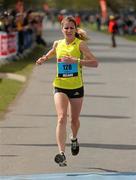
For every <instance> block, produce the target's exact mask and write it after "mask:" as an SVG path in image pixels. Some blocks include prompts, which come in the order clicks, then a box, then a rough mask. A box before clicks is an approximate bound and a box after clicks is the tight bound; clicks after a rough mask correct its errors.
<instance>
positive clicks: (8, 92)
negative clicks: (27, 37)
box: [0, 46, 45, 115]
mask: <svg viewBox="0 0 136 180" xmlns="http://www.w3.org/2000/svg"><path fill="white" fill-rule="evenodd" d="M44 51H45V48H43V47H41V46H37V47H35V48H34V50H33V51H32V52H31V53H30V54H29V55H28V56H27V57H25V58H22V59H20V60H16V61H15V60H13V61H11V62H10V63H9V64H5V65H2V66H0V72H5V73H6V72H8V73H16V74H21V75H24V76H26V78H27V79H28V78H29V75H30V74H31V72H32V70H33V67H34V65H35V60H36V59H37V58H38V57H40V56H41V54H43V53H44ZM25 84H26V83H22V82H19V81H15V80H11V79H0V115H2V114H3V113H4V112H6V110H7V108H8V106H9V105H10V104H11V102H12V101H13V100H14V99H15V98H16V96H17V95H18V94H19V92H21V90H22V89H23V87H24V85H25Z"/></svg>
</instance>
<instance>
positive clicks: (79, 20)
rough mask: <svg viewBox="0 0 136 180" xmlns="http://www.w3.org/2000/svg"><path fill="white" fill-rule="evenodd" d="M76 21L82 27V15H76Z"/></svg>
mask: <svg viewBox="0 0 136 180" xmlns="http://www.w3.org/2000/svg"><path fill="white" fill-rule="evenodd" d="M75 21H76V24H77V27H80V25H81V17H80V15H79V14H76V15H75Z"/></svg>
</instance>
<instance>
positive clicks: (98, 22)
mask: <svg viewBox="0 0 136 180" xmlns="http://www.w3.org/2000/svg"><path fill="white" fill-rule="evenodd" d="M96 26H97V30H98V31H100V30H101V17H100V15H99V14H97V15H96Z"/></svg>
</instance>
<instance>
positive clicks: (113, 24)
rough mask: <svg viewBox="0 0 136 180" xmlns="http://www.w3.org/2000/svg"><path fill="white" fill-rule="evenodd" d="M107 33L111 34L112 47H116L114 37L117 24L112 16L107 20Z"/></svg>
mask: <svg viewBox="0 0 136 180" xmlns="http://www.w3.org/2000/svg"><path fill="white" fill-rule="evenodd" d="M108 32H109V33H110V34H111V42H112V47H116V46H117V44H116V38H115V35H116V33H117V22H116V19H115V17H114V16H110V18H109V24H108Z"/></svg>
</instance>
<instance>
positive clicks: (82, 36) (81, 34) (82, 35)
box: [75, 28, 89, 41]
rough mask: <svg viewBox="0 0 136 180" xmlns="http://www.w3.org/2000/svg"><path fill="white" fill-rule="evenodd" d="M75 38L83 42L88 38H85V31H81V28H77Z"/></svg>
mask: <svg viewBox="0 0 136 180" xmlns="http://www.w3.org/2000/svg"><path fill="white" fill-rule="evenodd" d="M75 36H76V37H77V38H78V39H81V40H83V41H87V40H88V39H89V38H88V37H87V34H86V31H84V30H83V29H81V28H77V32H76V34H75Z"/></svg>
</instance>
